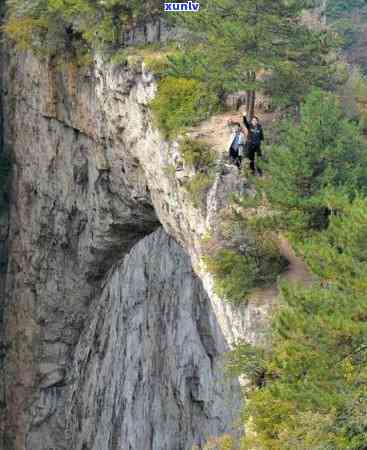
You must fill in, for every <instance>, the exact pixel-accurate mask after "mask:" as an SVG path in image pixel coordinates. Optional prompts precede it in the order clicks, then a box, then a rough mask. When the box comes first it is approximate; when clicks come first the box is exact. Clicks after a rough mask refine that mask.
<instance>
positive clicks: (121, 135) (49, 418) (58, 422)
mask: <svg viewBox="0 0 367 450" xmlns="http://www.w3.org/2000/svg"><path fill="white" fill-rule="evenodd" d="M1 56H2V58H3V59H2V62H3V65H2V67H3V73H2V75H3V90H2V94H3V105H4V117H5V118H6V120H5V127H4V131H5V133H4V144H5V146H6V148H7V149H8V150H9V151H10V152H11V154H12V158H13V161H14V164H13V168H14V169H13V176H12V189H11V198H10V221H9V223H10V228H9V237H8V240H7V245H8V248H9V262H8V268H7V277H6V288H5V291H6V295H5V298H4V300H3V305H4V307H5V315H4V335H5V347H6V359H5V363H4V370H3V379H4V384H5V412H6V422H5V429H6V431H5V437H4V445H3V446H4V449H6V450H25V449H27V450H46V449H47V450H50V449H55V450H56V449H57V450H61V449H63V450H66V449H67V450H71V449H79V448H80V449H83V450H89V449H95V450H97V449H98V450H104V449H106V450H107V449H108V450H113V449H115V448H116V449H117V448H125V447H124V446H125V445H126V448H129V449H132V450H143V449H144V450H153V449H155V450H160V449H162V450H164V449H169V448H171V449H172V450H173V449H176V448H177V449H181V448H182V449H186V448H190V445H191V444H192V443H194V442H196V443H198V444H199V445H202V443H203V442H204V441H205V438H206V437H208V436H209V435H210V434H213V435H218V434H219V433H220V432H222V431H226V430H230V429H231V427H232V425H233V419H234V417H235V415H236V412H237V410H238V398H239V395H238V391H237V387H236V385H235V383H234V384H232V383H231V382H229V381H228V380H225V381H226V382H228V388H227V391H226V392H225V388H224V386H223V384H222V381H224V378H223V375H222V373H221V370H220V369H219V362H220V360H221V355H222V354H223V352H225V350H226V349H228V347H229V345H230V343H231V342H233V341H234V340H235V339H237V338H240V337H249V338H251V339H252V340H253V339H256V332H255V331H254V327H253V326H252V324H251V322H252V317H253V309H252V307H251V306H249V307H243V308H242V309H238V310H235V309H233V308H232V307H231V306H230V305H229V304H227V303H226V302H224V301H223V300H222V299H220V298H218V297H217V296H216V295H215V294H214V292H213V288H212V279H211V277H210V275H209V274H207V273H206V272H205V268H203V266H202V264H201V256H202V248H201V247H202V237H203V236H204V235H205V233H207V231H208V230H210V227H212V226H213V224H215V223H216V222H217V221H218V220H220V219H219V216H218V214H219V212H220V210H221V209H222V208H223V207H225V205H226V203H227V202H228V199H229V196H230V195H231V193H232V192H234V191H238V192H239V191H240V190H241V189H242V188H243V186H242V185H241V182H240V181H239V178H238V175H237V173H236V172H235V171H236V169H234V168H232V169H231V168H230V169H228V170H227V171H225V172H223V170H222V167H221V165H220V164H219V165H218V171H217V174H216V180H215V182H214V184H213V188H212V189H211V192H209V194H208V196H207V199H206V205H205V207H203V208H202V209H198V208H195V207H194V206H193V204H192V202H191V200H190V198H189V196H188V194H187V191H186V190H185V188H184V186H183V184H182V178H180V177H182V176H184V177H185V176H190V173H189V170H188V169H187V168H184V170H183V173H182V172H181V173H180V175H179V173H178V172H176V174H174V173H172V171H169V170H168V169H169V168H171V167H172V166H173V167H175V165H176V164H177V163H178V162H179V163H180V161H178V159H179V154H178V151H177V145H176V144H175V143H169V142H166V141H165V140H164V139H163V138H162V136H161V135H160V133H159V132H158V131H157V130H156V129H154V127H153V125H152V120H151V116H150V112H149V107H148V105H149V102H150V100H151V99H152V98H153V97H154V95H155V91H156V82H155V80H154V77H153V75H152V74H150V73H147V72H146V71H145V70H144V68H142V69H139V68H130V67H127V66H111V65H108V64H105V63H103V62H101V61H100V60H96V62H95V64H94V66H93V68H92V69H90V70H83V71H79V70H76V68H75V67H74V66H73V65H72V64H70V65H66V66H65V67H63V68H61V69H60V68H57V67H56V66H55V65H54V64H53V62H52V61H49V62H48V64H45V63H41V62H39V61H37V60H36V59H35V58H34V57H32V56H30V55H29V54H18V55H15V54H10V55H9V54H4V53H3V54H2V55H1ZM180 164H181V163H180ZM160 225H163V227H164V229H165V232H166V233H167V234H168V235H169V236H171V237H172V238H174V239H175V241H176V242H177V244H176V243H174V242H173V241H172V239H169V238H168V237H167V235H166V234H164V233H163V231H159V232H157V233H155V234H153V235H151V233H152V232H154V231H155V230H156V229H157V228H158V227H160ZM148 235H151V236H149V237H147V238H146V236H148ZM130 252H131V253H130ZM127 255H128V256H127ZM124 258H125V259H124ZM190 264H191V267H192V269H193V271H194V272H195V274H194V273H193V271H192V269H191V268H190ZM199 280H200V281H199ZM254 312H255V314H256V315H258V314H261V308H260V309H259V308H257V307H256V308H255V310H254ZM260 322H261V321H260ZM260 322H259V323H260ZM70 393H73V395H72V397H70V395H71V394H70ZM66 404H68V408H66ZM66 430H67V431H66ZM105 439H107V440H106V441H104V440H105ZM102 442H103V444H102ZM141 444H142V445H141Z"/></svg>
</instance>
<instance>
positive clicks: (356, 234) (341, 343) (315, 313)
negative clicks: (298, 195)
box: [242, 193, 367, 450]
mask: <svg viewBox="0 0 367 450" xmlns="http://www.w3.org/2000/svg"><path fill="white" fill-rule="evenodd" d="M329 202H330V204H331V205H333V210H334V211H336V212H335V213H333V214H332V216H331V218H330V226H329V228H328V229H327V230H326V231H325V232H323V233H321V234H319V235H317V236H316V237H315V238H314V239H311V240H310V241H309V242H308V243H306V244H300V245H299V250H300V252H301V253H302V254H303V255H304V256H305V258H306V260H307V262H308V264H309V266H310V268H311V270H312V271H313V273H314V274H315V275H316V276H317V277H318V280H319V281H317V282H315V283H314V285H313V286H311V287H309V288H301V287H296V286H290V285H284V286H283V289H282V298H283V303H282V307H281V308H280V310H279V312H278V313H277V315H276V317H275V319H274V321H273V345H272V349H271V352H270V351H269V352H266V353H262V354H261V358H257V363H255V366H256V364H259V365H260V367H262V368H263V369H264V371H265V380H266V381H265V387H262V388H261V389H254V390H253V391H252V393H251V395H250V402H249V405H248V414H249V415H251V417H252V420H253V422H254V425H255V431H256V438H257V446H256V447H255V448H258V449H263V450H268V449H269V450H274V449H279V450H280V449H282V450H283V449H289V450H291V449H294V448H297V449H298V448H300V449H305V450H306V449H307V450H318V449H320V448H325V449H338V450H344V449H345V450H347V449H348V450H362V449H364V448H365V442H366V436H367V421H366V418H365V414H364V413H363V411H364V410H365V408H366V405H367V397H366V387H367V369H366V367H367V364H366V363H367V345H366V342H367V325H366V323H367V322H366V317H367V315H366V314H367V303H366V287H367V284H366V280H367V253H366V242H367V202H366V199H365V197H360V196H358V197H357V198H356V199H355V200H354V201H353V202H352V203H350V200H349V198H348V197H345V196H343V195H340V194H339V193H338V194H337V193H335V194H333V195H332V196H331V197H330V198H329ZM264 355H265V358H264ZM250 362H251V358H250ZM252 366H254V363H252ZM242 367H244V368H245V369H246V364H242ZM245 448H252V447H251V442H248V447H245Z"/></svg>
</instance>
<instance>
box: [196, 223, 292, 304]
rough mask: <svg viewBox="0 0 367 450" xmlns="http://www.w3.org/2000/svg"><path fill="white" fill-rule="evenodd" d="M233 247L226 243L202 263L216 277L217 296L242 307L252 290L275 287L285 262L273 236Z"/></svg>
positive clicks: (250, 239) (254, 238) (254, 239)
mask: <svg viewBox="0 0 367 450" xmlns="http://www.w3.org/2000/svg"><path fill="white" fill-rule="evenodd" d="M244 226H245V225H244ZM245 227H246V226H245ZM248 231H249V230H248ZM228 244H229V245H228ZM230 244H231V243H230V242H228V241H227V242H226V245H224V246H223V247H221V248H220V249H219V250H216V251H214V252H209V253H208V254H207V255H206V256H205V257H204V258H203V261H204V263H205V265H206V267H207V270H208V271H209V272H210V273H212V274H213V276H214V287H215V290H216V293H217V294H218V295H219V296H221V297H223V298H225V299H226V300H227V301H229V302H231V303H233V304H235V305H240V304H242V303H244V302H246V299H247V297H248V294H249V293H250V291H251V290H252V289H254V288H256V287H266V286H269V285H271V284H273V283H275V282H276V280H277V277H278V275H279V274H280V273H281V272H282V271H283V270H284V269H285V267H286V261H285V260H284V259H283V258H282V257H281V255H280V254H279V250H278V247H277V244H276V242H275V241H274V240H273V239H272V237H271V236H270V235H267V236H264V235H262V236H261V235H260V234H257V235H256V234H255V235H254V236H252V237H251V238H249V237H248V238H247V240H243V241H242V245H241V246H238V245H230Z"/></svg>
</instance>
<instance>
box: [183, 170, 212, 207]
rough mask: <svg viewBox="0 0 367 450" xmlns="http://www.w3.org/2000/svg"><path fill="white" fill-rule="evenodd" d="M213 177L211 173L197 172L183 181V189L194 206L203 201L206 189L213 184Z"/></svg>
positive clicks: (200, 204) (198, 205) (201, 204)
mask: <svg viewBox="0 0 367 450" xmlns="http://www.w3.org/2000/svg"><path fill="white" fill-rule="evenodd" d="M213 179H214V177H213V175H212V174H211V173H206V172H198V173H196V174H195V175H194V176H193V177H191V178H190V179H189V180H188V181H186V182H185V184H184V186H185V189H186V190H187V192H188V193H189V196H190V199H191V201H192V203H193V205H194V206H195V208H200V207H201V206H203V201H204V199H205V196H206V193H207V191H208V189H209V188H210V186H211V185H212V184H213Z"/></svg>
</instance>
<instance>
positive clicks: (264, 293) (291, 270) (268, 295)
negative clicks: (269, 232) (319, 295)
mask: <svg viewBox="0 0 367 450" xmlns="http://www.w3.org/2000/svg"><path fill="white" fill-rule="evenodd" d="M279 250H280V253H281V255H282V256H284V257H285V258H286V259H287V260H288V262H289V266H288V268H287V270H286V271H285V272H284V273H283V274H282V275H280V278H279V281H281V280H287V281H291V282H296V283H302V284H305V285H307V284H310V283H311V282H312V275H311V273H310V271H309V269H308V267H307V265H306V263H305V262H304V261H303V260H302V259H301V258H299V257H298V256H296V254H295V253H294V250H293V249H292V247H291V245H290V243H289V242H288V241H287V239H285V238H284V237H280V238H279ZM278 296H279V289H278V283H274V285H272V286H270V287H269V288H264V289H256V290H255V291H254V292H253V294H252V295H251V297H250V301H251V302H254V303H259V304H262V303H264V302H266V303H268V304H274V303H275V302H276V300H277V299H278Z"/></svg>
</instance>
